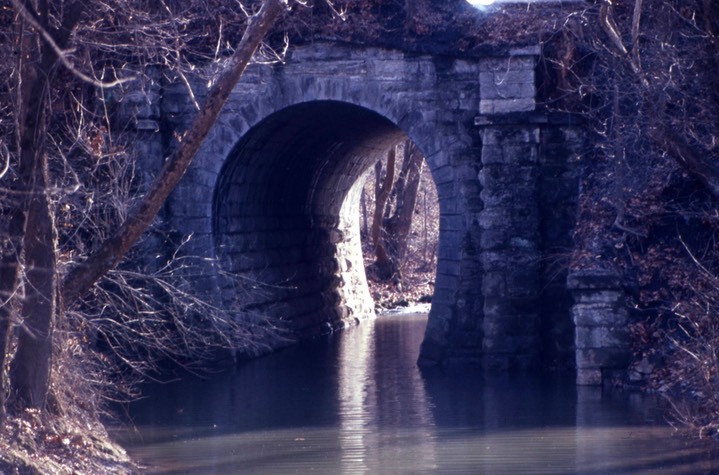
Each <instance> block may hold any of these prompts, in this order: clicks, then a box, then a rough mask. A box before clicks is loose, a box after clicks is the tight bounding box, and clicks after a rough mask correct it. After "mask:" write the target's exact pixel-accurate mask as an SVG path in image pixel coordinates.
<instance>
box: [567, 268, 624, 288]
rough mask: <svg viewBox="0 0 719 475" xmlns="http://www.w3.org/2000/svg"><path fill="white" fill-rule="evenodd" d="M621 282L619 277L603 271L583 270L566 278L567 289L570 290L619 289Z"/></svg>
mask: <svg viewBox="0 0 719 475" xmlns="http://www.w3.org/2000/svg"><path fill="white" fill-rule="evenodd" d="M621 286H622V282H621V279H620V277H619V276H618V275H617V274H615V273H613V272H611V271H607V270H604V269H596V270H592V269H589V270H583V271H577V272H572V273H571V274H569V275H568V276H567V287H569V288H570V289H592V290H600V289H613V290H616V289H620V288H621Z"/></svg>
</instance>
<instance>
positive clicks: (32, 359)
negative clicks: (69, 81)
mask: <svg viewBox="0 0 719 475" xmlns="http://www.w3.org/2000/svg"><path fill="white" fill-rule="evenodd" d="M37 18H39V19H40V21H45V20H46V18H47V14H46V12H42V11H41V12H38V14H37ZM45 25H46V23H45V24H44V25H43V26H45ZM18 32H19V35H18V37H19V48H18V49H19V53H20V54H19V58H18V71H19V75H18V89H17V90H18V112H17V114H18V144H17V149H18V153H19V158H20V161H19V166H18V173H17V175H18V176H17V180H16V182H15V183H14V185H15V186H13V190H14V191H15V192H16V194H17V196H18V200H19V203H18V206H17V208H16V209H15V210H13V212H12V216H11V221H12V223H11V225H10V228H11V229H10V241H11V242H16V243H17V242H19V243H20V245H19V246H18V247H17V248H16V249H14V252H15V254H14V255H10V254H8V255H5V256H3V259H4V261H5V262H4V263H3V269H4V270H5V272H6V273H7V274H8V275H9V276H10V279H11V280H10V281H9V282H7V283H6V284H3V285H4V286H7V288H8V289H11V290H13V291H14V290H17V289H18V288H19V285H20V283H19V282H20V279H21V278H22V279H24V280H23V282H24V284H23V289H22V290H23V294H24V299H23V301H22V306H21V307H20V311H21V315H22V319H20V320H21V321H22V324H21V326H20V327H19V334H18V342H17V350H16V353H15V358H14V359H13V361H12V366H11V370H10V375H9V384H10V388H11V389H12V396H13V406H14V407H15V409H17V410H22V409H24V408H26V407H34V408H42V407H43V406H44V404H45V396H46V394H47V389H48V382H49V377H50V364H51V359H52V358H51V355H52V338H51V337H52V327H53V323H54V319H55V311H56V308H55V304H56V273H55V270H56V269H55V259H56V256H55V235H54V229H53V221H52V220H53V217H52V212H51V208H50V204H49V202H48V196H47V191H48V188H49V186H48V185H49V183H48V174H47V165H48V164H47V155H46V154H45V152H44V149H45V142H44V141H45V135H46V131H47V108H48V106H49V96H48V84H49V82H50V76H51V69H52V67H53V64H54V62H55V60H56V59H57V57H56V55H55V54H54V53H53V52H51V51H49V48H46V47H44V44H42V43H41V41H40V38H39V35H38V32H37V31H35V29H34V28H31V27H29V26H28V24H27V23H26V22H25V21H24V20H21V21H19V22H18ZM64 38H65V37H62V38H61V40H62V39H64ZM61 44H62V43H61ZM38 58H39V60H38ZM18 233H19V234H18ZM13 257H14V258H15V259H16V261H15V263H14V266H15V268H13V264H11V263H9V260H10V259H12V258H13ZM21 263H22V267H24V269H25V273H24V275H22V276H21V275H20V271H19V269H20V267H19V266H20V265H21ZM3 290H4V289H3ZM10 298H12V297H10ZM17 307H18V305H16V304H12V303H11V304H10V305H9V308H10V311H14V310H17ZM7 317H8V318H7V319H6V321H5V322H3V326H2V331H4V332H5V334H4V335H3V334H2V333H1V332H0V338H2V340H0V341H1V342H2V343H0V344H2V345H3V348H2V350H3V358H2V359H3V362H4V359H5V358H6V356H7V350H8V348H7V342H8V340H9V334H10V331H11V329H12V321H11V319H10V315H9V314H8V315H7ZM3 402H4V401H3Z"/></svg>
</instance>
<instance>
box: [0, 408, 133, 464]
mask: <svg viewBox="0 0 719 475" xmlns="http://www.w3.org/2000/svg"><path fill="white" fill-rule="evenodd" d="M0 448H1V449H0V473H3V474H5V475H14V474H18V475H20V474H22V475H47V474H57V475H66V474H67V475H75V474H108V475H109V474H112V475H137V474H139V473H140V471H139V469H138V467H137V466H136V465H135V464H134V463H133V462H132V460H131V459H130V457H129V456H128V455H127V452H125V449H123V448H122V447H121V446H120V445H118V444H117V443H115V442H113V441H112V440H111V439H110V437H109V436H108V434H107V431H106V430H105V428H104V426H103V425H102V424H100V423H99V422H96V421H92V420H88V421H80V420H69V419H67V418H62V417H53V416H41V415H40V413H39V411H35V410H27V411H25V412H24V413H23V414H22V415H20V416H8V417H7V419H6V421H5V424H4V425H3V427H2V428H1V430H0Z"/></svg>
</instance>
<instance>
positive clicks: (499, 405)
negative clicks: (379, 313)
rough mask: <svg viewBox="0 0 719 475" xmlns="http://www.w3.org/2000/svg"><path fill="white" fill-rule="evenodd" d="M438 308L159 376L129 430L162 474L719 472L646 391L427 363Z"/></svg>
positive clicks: (713, 457)
mask: <svg viewBox="0 0 719 475" xmlns="http://www.w3.org/2000/svg"><path fill="white" fill-rule="evenodd" d="M426 322H427V319H426V315H401V316H395V317H381V318H379V319H378V320H377V321H376V322H365V323H363V324H362V325H360V326H359V327H357V328H354V329H352V330H349V331H346V332H342V333H338V334H334V335H332V336H331V337H329V338H327V339H322V340H318V341H313V342H310V343H307V344H303V345H299V346H296V347H293V348H289V349H287V350H285V351H283V352H280V353H278V354H274V355H271V356H268V357H265V358H262V359H259V360H255V361H252V362H249V363H246V364H243V365H242V366H240V367H239V368H237V370H235V371H233V372H232V373H231V374H223V375H219V376H218V377H215V378H213V379H210V380H183V381H179V382H176V383H172V384H167V385H155V386H151V387H149V388H148V391H147V396H148V397H147V398H146V399H144V400H142V401H139V402H138V403H136V404H134V405H132V406H131V408H130V413H131V416H132V418H133V421H134V424H135V428H134V429H126V430H121V431H119V432H118V438H119V439H120V441H121V442H122V443H123V444H124V445H125V446H126V447H127V449H128V451H129V452H130V454H131V455H132V456H134V457H135V458H136V459H138V460H140V461H141V462H142V463H144V464H146V465H147V466H148V470H147V471H148V473H157V474H170V473H177V474H180V473H182V474H203V475H206V474H231V473H243V474H245V473H262V474H289V473H299V474H306V473H318V474H354V473H368V474H369V473H371V474H405V473H406V474H421V473H442V474H445V473H458V474H459V473H462V474H464V473H467V474H483V473H486V474H505V473H506V474H517V473H528V474H574V473H578V474H588V475H599V474H640V473H646V474H650V473H651V474H657V473H665V474H696V473H719V457H717V455H718V454H719V451H718V450H717V447H714V446H713V444H712V443H709V442H706V443H704V442H703V441H696V440H690V439H687V438H684V437H682V436H681V435H680V434H679V433H677V432H675V431H674V430H673V429H672V428H670V427H669V426H668V425H667V424H666V423H665V422H664V419H663V417H662V415H661V413H660V411H659V410H658V409H657V408H656V406H655V405H654V404H653V403H652V402H651V401H650V400H647V399H645V398H642V397H640V396H639V395H627V394H617V393H610V392H606V391H605V392H602V391H601V390H599V389H596V388H576V387H575V386H574V383H573V380H572V378H571V377H551V378H550V377H546V376H544V377H539V376H502V377H487V376H483V375H482V374H481V373H479V372H472V371H467V370H462V371H442V370H431V371H427V370H422V371H420V369H419V368H418V367H417V366H416V364H415V362H416V360H417V355H418V352H419V345H420V343H421V341H422V336H423V332H424V327H425V325H426Z"/></svg>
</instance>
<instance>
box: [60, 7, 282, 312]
mask: <svg viewBox="0 0 719 475" xmlns="http://www.w3.org/2000/svg"><path fill="white" fill-rule="evenodd" d="M285 4H286V1H283V0H265V1H264V2H263V4H262V7H261V8H260V10H259V11H258V12H257V14H255V15H254V16H253V17H252V18H251V19H250V21H249V22H248V24H247V28H246V30H245V32H244V34H243V36H242V39H241V40H240V44H239V45H238V47H237V50H236V51H235V53H234V54H233V55H232V57H231V58H230V59H229V60H228V62H227V64H226V66H225V69H224V71H223V72H222V73H221V74H220V77H219V78H218V80H217V81H216V82H215V83H214V85H213V86H212V87H211V88H210V90H209V91H208V94H207V99H206V101H205V103H204V105H203V106H202V108H201V109H200V111H199V112H198V113H197V116H196V117H195V119H194V121H193V123H192V125H191V126H190V129H189V130H188V131H187V134H186V135H185V137H184V138H183V140H182V144H181V146H180V148H179V149H178V150H177V151H176V152H175V153H173V154H172V155H170V157H168V159H167V160H166V161H165V164H164V166H163V167H162V170H161V171H160V173H159V175H158V176H157V177H156V178H155V181H154V182H153V184H152V186H151V187H150V190H149V191H148V193H147V194H146V195H145V196H144V198H143V199H142V200H141V201H140V203H138V205H137V206H136V207H135V208H134V209H133V210H131V211H130V214H129V215H128V217H127V219H126V220H125V222H124V223H123V224H122V226H120V228H119V229H118V231H117V232H116V233H115V234H114V235H113V236H111V237H110V238H108V239H107V240H106V241H105V242H104V243H103V244H102V245H101V246H100V248H99V249H98V250H97V251H96V252H94V253H93V254H92V255H91V256H90V257H88V259H87V260H85V261H84V262H82V263H80V264H78V265H77V266H76V267H75V268H73V269H72V270H71V271H70V272H69V273H68V274H67V276H66V277H65V279H64V280H63V283H62V300H63V305H64V306H66V307H69V306H71V305H73V304H74V303H75V302H76V301H77V300H78V299H79V298H81V297H82V295H83V294H84V293H85V292H87V291H88V290H89V289H90V288H91V287H92V286H93V285H94V284H95V283H96V282H97V281H98V280H99V279H100V278H102V277H103V276H104V275H105V274H106V273H107V272H108V271H110V270H111V269H113V268H115V267H116V266H117V265H118V264H119V263H120V261H121V260H122V258H123V256H124V255H125V254H126V253H127V251H129V250H130V248H131V247H132V246H133V245H134V244H135V242H137V240H138V239H139V238H140V236H141V235H142V233H143V232H144V231H145V229H147V227H148V226H149V225H150V224H151V223H152V220H153V219H154V218H155V216H156V215H157V213H158V211H159V210H160V208H161V207H162V205H163V204H164V203H165V200H166V199H167V197H168V196H169V195H170V192H171V191H172V190H173V189H174V188H175V186H176V185H177V183H178V182H179V181H180V179H181V178H182V176H183V175H184V174H185V171H186V170H187V167H189V165H190V163H191V162H192V159H193V158H194V156H195V154H196V153H197V150H198V149H199V148H200V145H202V142H203V141H204V139H205V137H207V134H208V133H209V132H210V129H211V128H212V126H213V125H214V124H215V122H216V121H217V117H218V116H219V115H220V112H221V111H222V107H223V106H224V104H225V102H226V101H227V98H228V97H229V95H230V93H231V92H232V89H233V88H234V87H235V85H236V84H237V82H238V81H239V80H240V78H241V77H242V74H243V73H244V71H245V68H246V67H247V64H248V63H249V62H250V60H251V59H252V56H253V55H254V53H255V50H256V49H257V47H258V46H259V45H260V43H261V42H262V40H263V38H264V37H265V35H266V34H267V32H268V31H269V29H270V28H271V27H272V25H273V24H274V21H275V19H276V18H277V17H278V16H279V15H280V13H282V11H283V10H284V5H285Z"/></svg>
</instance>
